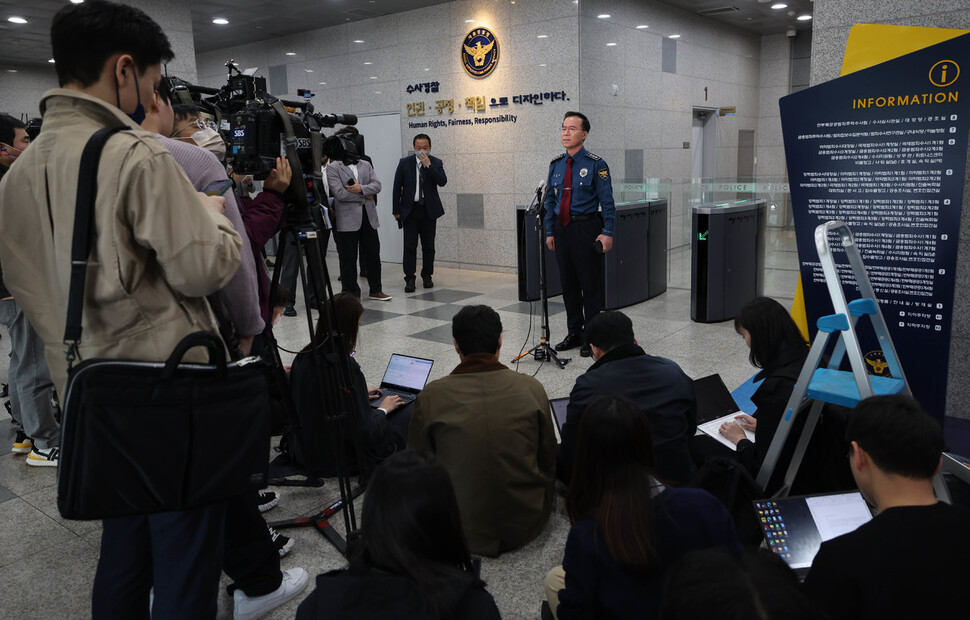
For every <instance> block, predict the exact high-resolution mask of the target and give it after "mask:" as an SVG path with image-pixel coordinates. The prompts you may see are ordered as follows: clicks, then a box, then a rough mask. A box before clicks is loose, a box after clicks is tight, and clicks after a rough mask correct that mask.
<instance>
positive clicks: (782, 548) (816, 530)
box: [754, 491, 872, 579]
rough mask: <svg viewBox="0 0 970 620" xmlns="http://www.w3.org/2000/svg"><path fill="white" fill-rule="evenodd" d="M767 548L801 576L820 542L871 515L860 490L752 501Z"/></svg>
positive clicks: (840, 533)
mask: <svg viewBox="0 0 970 620" xmlns="http://www.w3.org/2000/svg"><path fill="white" fill-rule="evenodd" d="M754 510H755V513H756V514H757V516H758V519H759V522H760V525H761V530H762V532H764V535H765V542H766V543H767V545H768V548H769V549H771V551H773V552H774V553H776V554H777V555H778V556H779V557H781V559H783V560H784V561H785V562H787V563H788V565H789V566H790V567H791V568H792V569H793V570H794V571H795V573H796V574H797V575H798V576H799V578H801V579H804V578H805V575H806V574H808V569H809V568H810V567H811V566H812V561H813V560H814V559H815V554H816V553H818V549H819V547H820V546H821V545H822V543H823V542H825V541H827V540H831V539H833V538H835V537H837V536H841V535H843V534H848V533H849V532H852V531H855V529H856V528H858V527H859V526H860V525H863V524H864V523H867V522H868V521H869V520H870V519H872V511H871V510H870V509H869V504H867V503H866V500H865V498H864V497H862V493H860V492H859V491H852V492H850V493H832V494H828V495H803V496H796V497H783V498H776V499H759V500H756V501H755V502H754Z"/></svg>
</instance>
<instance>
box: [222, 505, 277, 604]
mask: <svg viewBox="0 0 970 620" xmlns="http://www.w3.org/2000/svg"><path fill="white" fill-rule="evenodd" d="M222 568H223V570H224V571H226V574H227V575H229V578H230V579H232V580H233V582H234V583H233V584H232V585H231V586H229V590H230V591H232V590H235V589H237V588H238V589H239V590H242V591H243V592H245V593H246V595H247V596H262V595H264V594H269V593H270V592H272V591H274V590H276V589H277V588H279V587H280V583H282V582H283V574H282V573H281V572H280V552H279V550H278V549H277V548H276V545H275V544H274V543H273V539H272V538H270V535H269V530H268V529H267V528H266V521H264V520H263V516H262V515H261V514H260V513H259V492H258V491H253V492H252V493H246V494H245V495H240V496H238V497H234V498H232V499H230V500H229V501H228V502H226V545H225V552H224V554H223V562H222Z"/></svg>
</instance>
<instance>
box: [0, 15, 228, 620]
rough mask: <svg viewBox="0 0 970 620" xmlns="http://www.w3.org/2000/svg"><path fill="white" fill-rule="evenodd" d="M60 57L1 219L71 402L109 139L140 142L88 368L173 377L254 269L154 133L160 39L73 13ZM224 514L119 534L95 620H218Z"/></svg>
mask: <svg viewBox="0 0 970 620" xmlns="http://www.w3.org/2000/svg"><path fill="white" fill-rule="evenodd" d="M51 46H52V48H53V56H54V59H55V61H56V63H55V69H56V71H57V76H58V83H59V84H60V86H61V88H58V89H54V90H51V91H48V92H47V93H46V94H45V95H44V97H43V99H42V100H41V103H40V108H41V112H42V114H43V115H44V131H43V132H42V134H41V135H40V136H38V138H37V141H36V142H35V143H34V144H33V145H32V146H31V148H30V149H29V150H28V151H27V152H26V153H24V154H23V155H22V156H21V157H20V158H19V160H18V162H17V165H16V166H13V167H12V168H11V170H10V171H9V172H8V173H7V175H6V177H5V178H4V180H3V183H2V184H0V204H3V205H4V206H7V205H16V208H15V209H14V208H4V209H0V230H3V237H2V238H0V259H2V261H3V264H4V266H5V267H6V268H7V272H5V274H4V281H5V284H7V286H8V288H9V289H10V290H11V292H13V294H14V295H15V296H16V298H17V301H18V304H20V305H21V307H22V308H23V310H24V313H25V314H26V315H27V316H28V318H29V319H30V321H31V324H32V325H33V326H34V328H35V329H36V330H37V333H38V334H39V335H40V336H41V338H42V339H43V340H44V343H45V346H46V357H47V362H48V366H49V368H50V370H51V376H52V378H53V380H54V383H55V386H56V387H57V390H58V391H59V392H61V393H64V388H65V386H66V384H67V376H68V363H67V359H66V357H65V352H64V348H65V346H64V324H65V314H66V308H67V306H68V281H69V278H68V277H67V276H68V270H69V269H70V262H69V261H68V260H67V258H68V257H69V256H70V254H71V247H72V237H73V226H71V224H70V223H71V222H73V221H74V214H75V204H76V197H77V196H76V193H77V186H78V181H79V179H78V176H79V168H80V160H81V153H82V151H83V149H84V147H85V145H86V144H87V143H88V140H89V138H90V137H91V136H92V135H93V134H94V133H95V132H97V131H98V130H100V129H102V128H104V127H108V126H123V127H124V128H125V129H126V131H122V132H119V133H118V134H116V135H114V136H112V138H111V139H110V140H108V141H107V143H106V145H105V147H104V151H103V153H102V154H101V160H100V168H99V173H98V183H97V186H98V192H97V196H96V199H95V201H94V205H93V212H92V214H91V218H92V224H93V225H92V227H91V228H92V236H93V237H94V239H93V242H92V246H91V258H90V262H89V263H88V265H87V276H86V286H85V290H84V297H83V327H84V340H83V342H81V343H80V347H79V354H80V356H81V357H82V358H83V359H91V358H121V359H124V358H127V359H139V360H155V361H160V362H162V361H165V360H166V359H168V357H169V356H170V355H171V353H172V350H173V349H174V348H175V346H176V344H178V343H179V342H180V341H181V340H182V339H183V338H184V337H185V336H187V335H189V334H191V333H193V332H197V331H199V330H215V329H216V325H215V322H214V321H213V319H212V315H211V311H210V309H209V304H208V303H207V302H206V300H205V296H206V295H210V294H212V293H214V292H216V291H217V290H219V289H220V288H222V287H224V286H225V285H226V284H227V283H228V282H229V281H230V279H231V278H232V276H233V275H234V274H235V272H236V270H237V269H238V268H239V264H240V248H241V245H242V239H240V237H239V235H237V234H236V232H235V231H234V230H233V228H232V224H231V223H230V222H229V220H228V219H226V217H225V216H224V215H222V211H223V209H224V207H225V199H224V198H222V197H207V196H205V195H200V194H199V193H197V192H196V191H195V190H194V189H193V187H192V185H191V183H189V181H188V179H187V178H186V177H185V174H184V173H183V172H182V170H181V169H180V168H179V167H178V164H176V162H175V160H174V158H172V156H171V154H169V152H168V151H167V150H165V148H164V147H162V145H161V144H160V143H159V142H158V140H156V139H155V137H154V136H153V135H152V134H150V133H148V132H146V131H143V130H142V129H141V128H140V127H139V123H140V122H141V121H142V120H143V119H144V113H145V108H144V106H145V105H147V104H150V103H151V100H152V96H153V93H154V91H155V89H156V88H157V87H158V86H159V83H160V82H161V78H162V69H161V63H162V61H169V60H171V59H172V58H173V57H174V54H173V53H172V48H171V45H170V43H169V41H168V38H167V37H166V36H165V34H164V33H163V32H162V30H161V28H160V27H159V26H158V24H156V23H155V22H154V21H152V20H151V18H149V17H148V16H147V15H145V13H143V12H142V11H140V10H138V9H136V8H133V7H129V6H125V5H120V4H114V3H111V2H104V1H101V0H89V1H88V2H84V3H82V4H70V5H67V6H65V7H63V8H62V9H61V10H60V11H58V13H57V14H56V15H55V16H54V19H53V23H52V25H51ZM45 172H49V174H45ZM54 222H57V223H58V224H59V225H57V226H54ZM183 359H184V360H185V361H189V362H205V361H206V359H207V353H206V352H205V351H204V350H200V349H198V348H196V349H192V350H190V351H189V352H188V353H187V354H186V355H185V356H184V358H183ZM147 405H148V404H147ZM104 449H106V450H123V449H124V447H122V446H113V445H105V447H104ZM102 483H103V484H105V485H109V484H111V483H112V481H111V480H103V481H102ZM225 507H226V505H225V503H224V502H218V503H215V504H210V505H208V506H205V507H201V508H194V509H189V510H184V511H174V512H163V513H156V514H150V515H133V516H127V517H118V518H111V519H105V520H104V521H103V528H102V535H101V553H100V557H99V559H98V569H97V573H96V575H95V577H94V591H93V595H92V616H93V617H94V618H95V620H100V619H101V618H144V617H147V616H148V614H149V591H150V590H151V589H152V588H153V587H154V593H155V600H154V604H153V606H152V608H151V615H152V617H153V618H154V619H155V620H167V619H174V618H180V619H194V618H199V619H202V618H207V619H208V618H214V617H215V616H216V610H217V605H216V598H217V595H218V587H219V574H220V568H221V566H220V565H221V559H222V541H223V527H224V518H225Z"/></svg>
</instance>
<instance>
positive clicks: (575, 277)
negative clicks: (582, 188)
mask: <svg viewBox="0 0 970 620" xmlns="http://www.w3.org/2000/svg"><path fill="white" fill-rule="evenodd" d="M602 230H603V223H602V221H600V219H599V217H591V218H590V219H588V220H583V221H581V222H578V221H575V220H573V221H572V222H571V223H570V224H569V226H566V227H565V228H563V227H562V225H561V224H559V222H558V221H557V222H556V232H555V238H556V263H558V265H559V280H560V282H562V301H563V303H564V304H565V306H566V325H567V327H568V328H569V333H570V334H582V333H583V329H584V327H585V325H586V323H587V322H588V321H589V320H590V319H591V318H593V317H594V316H596V314H597V313H598V312H599V311H600V309H601V308H602V307H603V300H602V297H603V295H602V291H603V255H602V254H601V253H600V252H597V251H596V249H595V248H594V247H593V243H594V242H595V241H596V237H598V236H599V234H600V231H602Z"/></svg>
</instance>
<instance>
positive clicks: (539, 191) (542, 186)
mask: <svg viewBox="0 0 970 620" xmlns="http://www.w3.org/2000/svg"><path fill="white" fill-rule="evenodd" d="M545 189H546V181H545V179H543V180H542V181H540V182H539V187H537V188H536V201H538V202H542V198H543V190H545Z"/></svg>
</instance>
